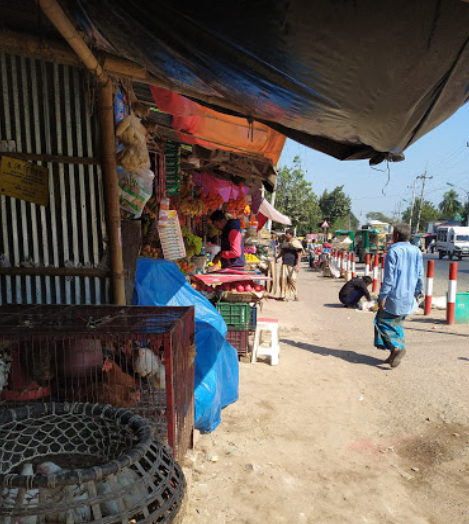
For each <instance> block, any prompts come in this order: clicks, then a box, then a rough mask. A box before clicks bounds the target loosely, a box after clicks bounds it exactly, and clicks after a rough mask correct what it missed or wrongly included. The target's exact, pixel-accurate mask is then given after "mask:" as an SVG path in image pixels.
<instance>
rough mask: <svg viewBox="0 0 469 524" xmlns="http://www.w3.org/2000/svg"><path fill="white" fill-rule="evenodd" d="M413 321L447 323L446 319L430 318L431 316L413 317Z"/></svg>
mask: <svg viewBox="0 0 469 524" xmlns="http://www.w3.org/2000/svg"><path fill="white" fill-rule="evenodd" d="M410 322H411V323H414V322H418V323H419V324H435V325H437V324H446V320H444V319H442V318H429V317H412V318H411V320H410Z"/></svg>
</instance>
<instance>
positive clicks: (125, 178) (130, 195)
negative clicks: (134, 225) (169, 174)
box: [117, 169, 155, 218]
mask: <svg viewBox="0 0 469 524" xmlns="http://www.w3.org/2000/svg"><path fill="white" fill-rule="evenodd" d="M117 179H118V182H117V185H118V194H119V201H120V207H121V209H124V210H125V211H128V212H129V213H131V214H132V215H134V218H140V217H141V216H142V211H143V208H144V207H145V204H146V203H147V202H148V200H150V197H151V195H152V191H153V182H154V180H155V175H154V173H153V171H150V170H149V169H139V170H138V171H137V172H133V171H127V170H126V169H122V170H121V171H120V172H118V174H117Z"/></svg>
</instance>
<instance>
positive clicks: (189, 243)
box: [181, 226, 202, 258]
mask: <svg viewBox="0 0 469 524" xmlns="http://www.w3.org/2000/svg"><path fill="white" fill-rule="evenodd" d="M181 232H182V236H183V237H184V238H185V242H186V255H187V258H192V257H193V256H194V255H200V252H201V250H202V239H201V238H200V237H198V236H196V235H193V234H192V233H190V232H189V230H188V229H187V227H186V226H182V227H181Z"/></svg>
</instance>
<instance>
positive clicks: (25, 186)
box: [0, 156, 49, 206]
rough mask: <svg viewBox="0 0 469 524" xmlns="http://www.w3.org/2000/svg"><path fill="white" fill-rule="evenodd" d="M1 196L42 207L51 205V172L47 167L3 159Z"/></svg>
mask: <svg viewBox="0 0 469 524" xmlns="http://www.w3.org/2000/svg"><path fill="white" fill-rule="evenodd" d="M0 195H6V196H9V197H13V198H18V199H19V200H26V201H28V202H32V203H33V204H39V205H40V206H47V205H49V170H48V168H47V167H44V166H38V165H36V164H31V162H24V161H23V160H18V159H17V158H11V157H8V156H3V157H2V164H1V167H0Z"/></svg>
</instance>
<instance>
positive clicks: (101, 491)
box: [96, 468, 144, 517]
mask: <svg viewBox="0 0 469 524" xmlns="http://www.w3.org/2000/svg"><path fill="white" fill-rule="evenodd" d="M139 479H140V477H139V475H138V474H137V473H136V472H135V471H134V470H133V469H130V468H124V469H123V470H122V471H119V473H117V474H116V475H115V481H116V484H117V486H116V488H117V489H119V488H125V487H129V486H132V485H133V484H135V483H136V482H137V481H138V480H139ZM112 491H113V489H112V487H111V484H110V482H109V481H108V480H102V481H100V482H99V483H98V485H97V486H96V492H97V493H98V495H107V494H109V493H112ZM143 498H144V497H143V496H142V495H141V494H140V492H139V491H138V488H130V489H129V490H128V491H127V492H126V493H124V494H123V495H122V502H123V503H124V506H125V508H126V509H130V508H132V507H134V506H136V505H137V504H138V503H139V502H140V501H141V500H142V499H143ZM101 511H102V513H103V516H104V517H108V516H110V515H117V514H118V513H119V508H118V506H117V502H116V501H115V500H109V501H107V502H103V503H102V504H101Z"/></svg>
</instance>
